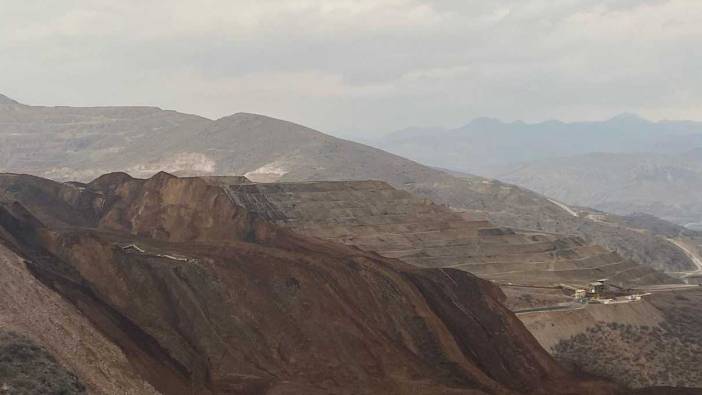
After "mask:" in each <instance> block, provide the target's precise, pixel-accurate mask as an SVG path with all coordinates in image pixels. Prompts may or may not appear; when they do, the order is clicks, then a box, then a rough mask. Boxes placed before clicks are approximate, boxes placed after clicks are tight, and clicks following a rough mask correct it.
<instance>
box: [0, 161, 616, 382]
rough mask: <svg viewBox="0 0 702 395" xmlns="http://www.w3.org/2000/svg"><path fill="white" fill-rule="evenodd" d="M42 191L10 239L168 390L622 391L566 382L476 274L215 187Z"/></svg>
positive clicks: (119, 182)
mask: <svg viewBox="0 0 702 395" xmlns="http://www.w3.org/2000/svg"><path fill="white" fill-rule="evenodd" d="M6 177H8V176H0V180H2V181H0V185H9V184H12V185H15V187H13V188H17V186H22V185H24V184H25V181H23V179H22V177H17V176H9V177H14V178H13V179H12V180H10V181H8V180H7V179H5V178H6ZM26 182H29V183H35V184H39V186H40V187H37V188H34V189H32V191H31V192H26V191H24V190H22V189H21V188H20V190H19V191H15V192H13V193H12V194H4V195H0V196H3V198H2V199H0V229H2V235H3V236H4V238H5V239H6V243H7V244H8V245H9V246H11V248H13V249H14V250H15V251H16V252H17V253H18V254H20V255H23V256H24V257H26V258H27V259H28V263H27V267H28V269H29V270H30V271H31V272H32V274H33V275H34V276H35V277H36V278H37V279H39V280H40V281H41V282H42V283H43V284H44V285H46V286H48V287H50V288H51V289H52V290H53V291H54V292H57V293H58V294H60V295H62V297H63V298H64V299H65V300H68V301H70V302H71V303H72V305H73V306H74V308H76V309H77V311H79V312H80V314H81V315H82V316H84V317H86V318H87V319H88V320H89V321H90V322H91V325H94V326H95V327H96V328H98V329H99V331H100V333H101V334H102V335H103V336H105V338H107V339H109V341H110V342H112V343H113V344H115V345H117V346H118V347H119V349H120V350H121V352H123V353H124V355H125V356H126V358H127V360H128V361H129V364H130V366H132V367H133V368H134V370H135V371H137V372H139V374H140V376H141V378H143V379H144V380H146V381H148V382H149V383H150V384H151V385H152V386H153V387H154V388H155V389H156V390H158V391H160V392H162V393H167V394H190V393H197V394H207V393H211V394H299V393H307V394H363V393H367V394H371V393H387V394H404V393H408V392H412V393H417V394H471V393H482V392H486V393H549V394H550V393H585V394H586V393H593V394H594V393H597V394H599V393H614V391H615V390H616V388H614V387H613V386H611V385H609V384H606V383H601V382H596V381H584V380H580V379H577V378H575V377H573V376H571V375H569V374H568V373H566V372H565V371H563V370H562V369H561V368H560V367H559V366H558V365H557V364H556V363H555V362H554V360H553V359H552V358H551V357H550V356H549V355H548V354H547V353H546V352H545V351H544V350H543V349H542V348H540V346H539V345H538V343H537V342H536V340H535V339H534V338H533V337H532V336H531V335H530V334H529V333H528V332H527V331H526V329H525V328H524V326H523V325H522V324H521V323H520V321H519V320H518V319H517V318H516V317H515V316H514V315H513V314H511V313H510V312H509V311H508V310H507V309H506V308H505V307H504V306H503V304H502V299H503V298H504V296H503V295H502V293H501V291H500V290H499V289H498V288H496V287H495V286H493V285H491V284H490V283H488V282H485V281H483V280H480V279H478V278H476V277H474V276H472V275H470V274H468V273H466V272H462V271H456V270H450V269H444V270H439V269H418V268H415V267H412V266H409V265H407V264H405V263H403V262H400V261H397V260H392V259H388V258H383V257H380V256H378V255H376V254H373V253H369V252H364V251H362V250H358V249H355V248H352V247H348V246H344V245H341V244H336V243H333V242H329V241H323V240H320V239H315V238H310V237H307V236H303V235H299V234H296V233H293V232H292V231H291V230H287V229H284V228H280V227H278V226H276V225H273V224H271V223H269V222H266V221H265V220H263V219H262V218H260V216H258V215H255V214H253V213H250V212H249V211H247V210H246V209H244V208H242V207H240V206H238V205H236V204H234V203H233V202H232V201H231V200H230V198H229V196H228V195H227V193H225V192H224V190H223V189H221V188H220V187H218V186H216V185H212V183H208V182H204V181H203V180H201V179H196V178H189V179H188V178H186V179H183V178H176V177H172V176H169V175H167V174H159V175H157V176H155V177H153V178H151V179H149V180H137V179H132V178H130V177H128V176H126V175H120V174H113V175H108V176H106V177H102V178H100V179H98V180H96V181H95V182H93V183H91V184H87V185H83V184H71V185H66V184H56V183H53V182H51V181H48V180H37V179H30V180H29V181H26ZM6 189H7V187H6ZM22 191H24V192H22ZM78 374H79V375H80V372H78Z"/></svg>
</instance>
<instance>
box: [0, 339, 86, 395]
mask: <svg viewBox="0 0 702 395" xmlns="http://www.w3.org/2000/svg"><path fill="white" fill-rule="evenodd" d="M85 393H86V389H85V386H84V385H83V384H82V383H81V382H80V380H79V379H78V378H77V377H76V376H75V375H74V374H73V373H71V372H69V371H67V370H66V369H65V368H63V367H62V366H60V365H59V364H58V362H57V361H56V360H55V359H54V357H52V356H51V354H49V353H48V352H47V351H46V350H45V349H43V348H42V347H40V346H38V345H36V344H35V343H33V342H32V341H31V340H30V339H28V338H26V337H24V336H20V335H18V334H16V333H14V332H6V331H0V394H2V395H40V394H41V395H73V394H85Z"/></svg>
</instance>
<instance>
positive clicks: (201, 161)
mask: <svg viewBox="0 0 702 395" xmlns="http://www.w3.org/2000/svg"><path fill="white" fill-rule="evenodd" d="M505 138H508V137H505ZM0 147H1V148H0V150H2V151H1V152H2V155H0V172H15V173H29V174H34V175H39V176H42V177H47V178H51V179H55V180H62V181H71V180H77V181H90V180H91V179H93V178H95V177H97V176H99V175H101V174H104V173H108V172H112V171H125V172H128V173H129V174H131V175H132V176H136V177H149V176H151V175H153V174H155V173H157V172H159V171H167V172H169V173H172V174H176V175H245V176H246V177H248V178H249V179H252V180H254V181H311V180H369V179H370V180H382V181H386V182H388V183H389V184H391V185H392V186H394V187H396V188H399V189H403V190H406V191H409V192H412V193H414V194H416V195H418V196H421V197H425V198H429V199H431V200H433V201H434V202H437V203H440V204H445V205H447V206H450V207H453V208H454V209H456V210H463V211H465V212H466V213H468V214H469V215H471V216H473V217H474V218H480V217H483V218H487V219H489V220H490V221H492V222H493V223H495V224H497V225H498V226H508V227H513V228H521V229H534V230H539V231H546V232H552V233H559V234H568V235H577V236H581V237H583V238H585V239H586V240H588V241H591V242H595V243H598V244H601V245H603V246H605V247H608V248H610V249H613V250H616V251H617V252H619V253H620V254H621V255H622V256H624V257H625V258H630V259H634V260H636V261H638V262H640V263H644V264H648V265H651V266H654V267H655V268H657V269H662V270H666V271H684V270H690V269H694V268H695V265H694V264H693V262H692V261H691V260H690V258H689V257H688V256H687V255H686V253H685V252H684V251H682V250H681V249H680V248H678V247H677V246H675V245H673V244H672V243H670V242H668V241H667V240H665V238H664V237H662V236H660V235H658V234H657V233H656V232H651V231H645V232H642V231H640V230H635V229H630V227H628V226H627V227H613V226H611V225H610V224H606V223H603V222H601V221H593V220H591V219H589V218H588V215H587V214H585V212H583V213H584V214H583V215H582V216H581V215H580V214H578V213H576V214H575V215H573V211H572V210H571V211H569V210H565V209H564V208H563V206H562V205H559V204H557V203H555V202H554V201H552V200H549V199H547V198H546V197H544V196H543V195H540V194H537V193H534V192H531V191H528V190H525V189H523V188H519V187H516V186H514V185H509V184H505V183H502V182H498V181H494V180H490V179H486V178H482V177H477V176H473V175H469V174H466V175H457V174H449V173H448V172H446V171H443V170H438V169H435V168H432V167H429V166H425V165H422V164H419V163H417V162H414V161H412V160H408V159H405V158H403V157H400V156H397V155H393V154H390V153H388V152H385V151H383V150H380V149H377V148H372V147H369V146H367V145H363V144H358V143H354V142H351V141H347V140H342V139H338V138H334V137H332V136H329V135H326V134H323V133H320V132H318V131H315V130H312V129H309V128H306V127H304V126H301V125H297V124H294V123H291V122H286V121H282V120H278V119H273V118H269V117H265V116H262V115H256V114H247V113H238V114H234V115H231V116H228V117H224V118H221V119H218V120H214V121H213V120H209V119H206V118H202V117H199V116H196V115H188V114H182V113H178V112H174V111H164V110H161V109H159V108H155V107H93V108H74V107H39V106H29V105H25V104H21V103H18V102H16V101H14V100H11V99H9V98H5V97H2V98H0ZM489 149H490V147H489V146H486V150H489ZM430 163H431V162H430Z"/></svg>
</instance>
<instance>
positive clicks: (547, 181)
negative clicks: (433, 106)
mask: <svg viewBox="0 0 702 395" xmlns="http://www.w3.org/2000/svg"><path fill="white" fill-rule="evenodd" d="M374 145H376V146H378V147H380V148H382V149H385V150H388V151H390V152H393V153H396V154H398V155H402V156H405V157H408V158H410V159H414V160H417V161H420V162H422V163H427V164H430V165H434V166H438V167H442V168H448V169H453V170H459V171H464V172H468V173H472V174H480V175H484V176H488V177H494V178H497V179H500V180H503V181H505V182H509V183H513V184H517V185H520V186H523V187H526V188H529V189H531V190H534V191H536V192H539V193H542V194H544V195H546V196H549V197H552V198H554V199H557V200H560V201H563V202H566V203H568V204H573V205H580V206H588V207H594V208H597V209H601V210H605V211H610V212H614V213H618V214H629V213H633V212H644V213H648V214H652V215H656V216H659V217H662V218H664V219H667V220H670V221H673V222H675V223H678V224H681V225H688V226H691V227H694V226H695V223H700V222H702V203H701V202H700V199H699V197H700V196H702V123H701V122H692V121H660V122H651V121H647V120H645V119H643V118H641V117H638V116H636V115H633V114H622V115H619V116H616V117H614V118H612V119H609V120H607V121H602V122H574V123H565V122H560V121H547V122H542V123H535V124H527V123H524V122H512V123H505V122H501V121H499V120H495V119H489V118H481V119H476V120H474V121H472V122H470V123H468V124H467V125H465V126H463V127H461V128H457V129H451V130H447V129H440V128H428V129H416V128H415V129H405V130H403V131H399V132H395V133H391V134H389V135H387V136H385V137H384V138H382V139H381V140H378V141H376V142H375V143H374Z"/></svg>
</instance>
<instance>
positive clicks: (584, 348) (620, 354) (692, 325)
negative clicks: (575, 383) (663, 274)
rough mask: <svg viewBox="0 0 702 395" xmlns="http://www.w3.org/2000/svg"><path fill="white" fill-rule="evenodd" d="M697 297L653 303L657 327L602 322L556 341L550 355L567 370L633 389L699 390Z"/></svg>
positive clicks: (701, 352)
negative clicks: (658, 314)
mask: <svg viewBox="0 0 702 395" xmlns="http://www.w3.org/2000/svg"><path fill="white" fill-rule="evenodd" d="M700 294H702V293H697V295H693V296H692V297H691V296H690V295H686V296H682V295H662V296H659V297H657V298H656V299H654V304H658V305H659V306H660V307H663V308H662V310H663V311H664V314H665V317H666V320H665V321H663V322H662V323H661V324H660V325H658V326H646V325H643V326H639V325H631V324H622V323H616V322H610V323H602V322H601V323H598V324H596V325H594V326H591V327H589V328H588V329H587V331H586V332H584V333H580V334H578V335H575V336H572V337H571V338H569V339H568V340H564V341H560V342H559V343H558V344H556V345H555V346H554V347H553V350H552V353H553V354H554V356H555V357H556V359H558V360H560V361H562V362H564V363H565V364H567V365H569V366H573V367H575V368H577V369H579V370H582V371H585V372H588V373H591V374H595V375H598V376H602V377H608V378H611V379H613V380H615V381H617V382H619V383H621V384H624V385H629V386H632V387H644V386H684V387H701V386H702V368H701V367H702V337H700V336H699V334H700V333H701V332H702V316H700V314H695V310H694V309H695V305H696V304H697V303H699V299H702V295H700ZM695 299H697V300H695ZM697 305H698V304H697ZM698 306H699V305H698Z"/></svg>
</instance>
